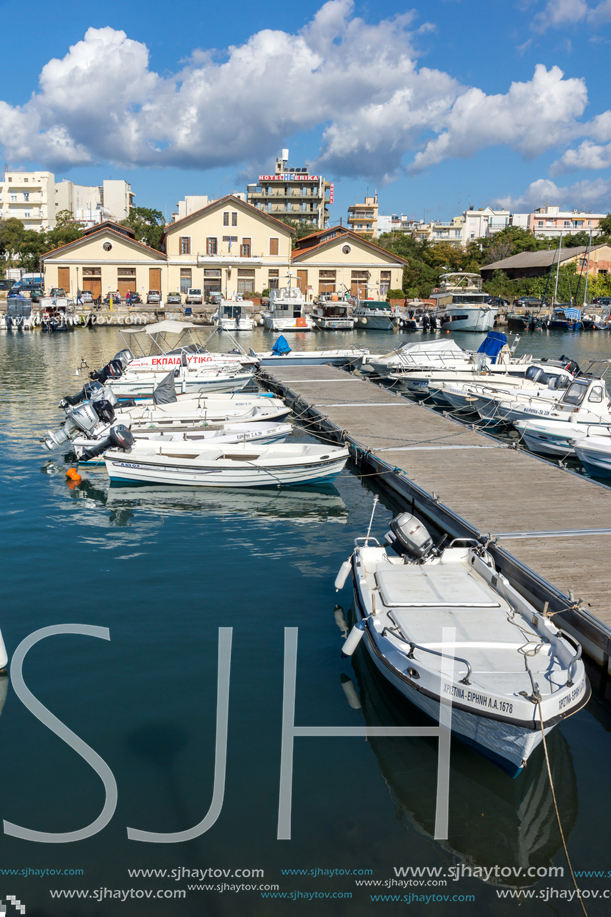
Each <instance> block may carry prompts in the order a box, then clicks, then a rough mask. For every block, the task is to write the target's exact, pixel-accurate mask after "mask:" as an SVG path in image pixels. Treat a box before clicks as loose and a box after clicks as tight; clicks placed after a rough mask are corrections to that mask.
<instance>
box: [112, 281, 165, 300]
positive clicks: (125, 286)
mask: <svg viewBox="0 0 611 917" xmlns="http://www.w3.org/2000/svg"><path fill="white" fill-rule="evenodd" d="M117 283H118V284H119V286H118V287H117V289H118V290H119V293H120V295H121V299H124V298H125V297H126V296H127V291H128V290H129V292H130V293H135V292H136V278H135V277H120V278H119V280H118V281H117ZM154 289H156V288H154Z"/></svg>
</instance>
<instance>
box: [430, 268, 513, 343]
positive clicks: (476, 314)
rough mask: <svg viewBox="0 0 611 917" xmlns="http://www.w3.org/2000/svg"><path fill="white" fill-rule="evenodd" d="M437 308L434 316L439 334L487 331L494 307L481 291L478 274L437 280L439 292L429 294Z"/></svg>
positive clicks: (490, 324)
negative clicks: (441, 332)
mask: <svg viewBox="0 0 611 917" xmlns="http://www.w3.org/2000/svg"><path fill="white" fill-rule="evenodd" d="M431 298H433V299H437V301H438V303H439V307H438V309H437V312H436V313H435V315H436V318H437V321H438V322H439V324H440V327H441V330H442V331H447V330H452V331H490V330H491V329H492V328H493V327H494V320H495V318H496V315H497V312H498V308H497V307H496V306H490V305H488V300H489V299H490V297H489V295H488V294H487V293H484V292H483V290H482V278H481V277H480V275H479V274H468V273H451V274H442V275H441V277H440V291H439V292H438V293H433V294H432V297H431Z"/></svg>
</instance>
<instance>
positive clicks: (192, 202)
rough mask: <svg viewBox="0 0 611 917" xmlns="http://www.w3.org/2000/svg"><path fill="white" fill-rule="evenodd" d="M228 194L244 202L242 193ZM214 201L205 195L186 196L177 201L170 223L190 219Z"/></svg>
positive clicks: (233, 192) (244, 198)
mask: <svg viewBox="0 0 611 917" xmlns="http://www.w3.org/2000/svg"><path fill="white" fill-rule="evenodd" d="M230 194H231V196H232V197H237V198H238V199H239V200H241V201H245V200H246V194H245V193H244V191H231V192H230ZM215 200H216V198H214V197H208V195H207V194H188V195H187V196H186V197H185V198H183V200H182V201H178V203H177V205H176V210H175V211H174V212H173V213H172V223H176V222H177V221H178V220H184V219H185V217H190V216H191V214H192V213H197V211H198V210H203V209H204V207H207V206H208V204H212V203H213V202H214V201H215Z"/></svg>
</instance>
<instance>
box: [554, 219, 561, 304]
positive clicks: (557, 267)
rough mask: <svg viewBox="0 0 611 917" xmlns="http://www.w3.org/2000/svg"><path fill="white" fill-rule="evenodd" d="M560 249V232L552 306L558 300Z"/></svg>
mask: <svg viewBox="0 0 611 917" xmlns="http://www.w3.org/2000/svg"><path fill="white" fill-rule="evenodd" d="M561 248H562V232H561V233H560V239H559V241H558V264H557V266H556V286H555V287H554V303H553V305H556V301H557V299H558V275H559V273H560V250H561Z"/></svg>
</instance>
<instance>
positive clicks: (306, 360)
mask: <svg viewBox="0 0 611 917" xmlns="http://www.w3.org/2000/svg"><path fill="white" fill-rule="evenodd" d="M251 354H252V356H253V357H255V358H256V360H257V362H258V364H259V366H276V365H280V366H324V365H326V364H330V365H332V366H347V365H348V364H357V363H360V361H361V360H362V359H363V358H364V357H366V356H367V355H368V354H369V351H368V350H367V348H366V347H355V346H352V347H340V348H336V349H332V348H329V349H325V350H291V348H290V347H289V344H288V342H287V340H286V338H285V337H284V336H283V335H280V337H279V338H278V340H277V341H276V343H275V344H274V346H273V348H272V349H271V350H267V351H260V352H258V353H255V352H254V350H253V351H251Z"/></svg>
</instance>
